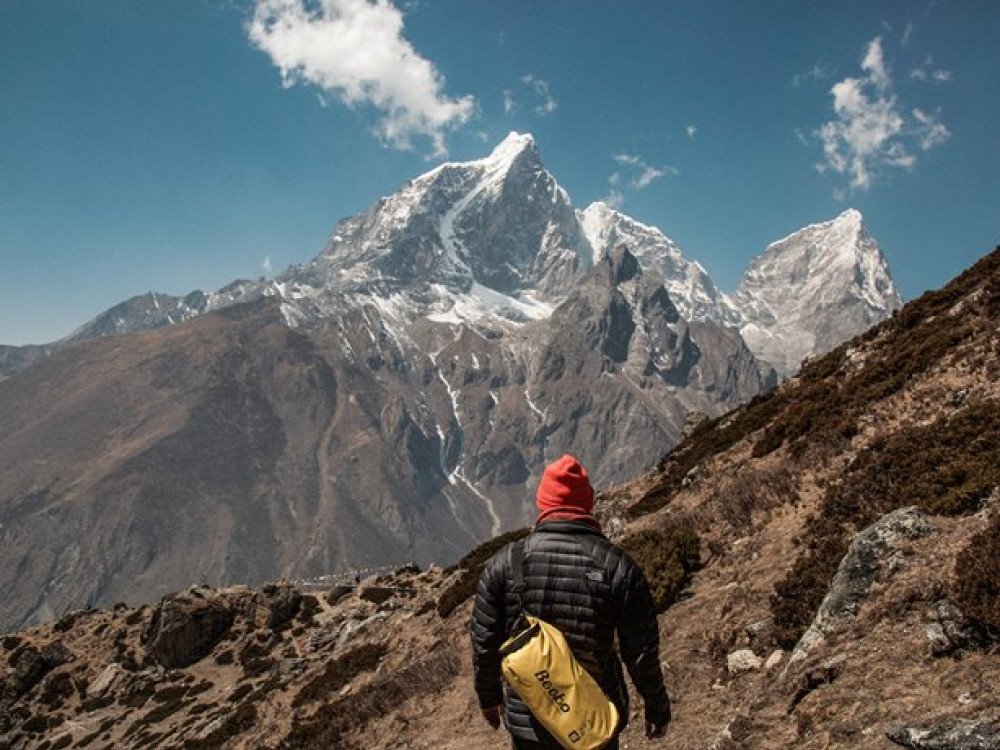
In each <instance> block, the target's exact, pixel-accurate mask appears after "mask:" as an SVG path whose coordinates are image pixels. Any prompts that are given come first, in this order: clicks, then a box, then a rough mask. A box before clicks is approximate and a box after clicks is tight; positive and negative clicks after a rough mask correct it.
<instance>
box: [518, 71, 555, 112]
mask: <svg viewBox="0 0 1000 750" xmlns="http://www.w3.org/2000/svg"><path fill="white" fill-rule="evenodd" d="M521 83H523V84H524V85H525V86H527V87H528V88H530V89H531V90H532V91H534V92H535V94H536V95H537V96H539V97H540V98H541V100H542V102H541V104H539V105H537V106H536V107H535V112H536V113H537V114H539V115H542V116H543V117H545V116H546V115H551V114H552V113H553V112H555V111H556V110H557V109H558V108H559V103H558V102H557V101H556V100H555V98H554V97H553V96H552V94H551V93H549V83H548V81H543V80H542V79H540V78H536V77H535V76H533V75H531V74H530V73H529V74H528V75H526V76H522V77H521Z"/></svg>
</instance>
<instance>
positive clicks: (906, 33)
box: [899, 21, 913, 49]
mask: <svg viewBox="0 0 1000 750" xmlns="http://www.w3.org/2000/svg"><path fill="white" fill-rule="evenodd" d="M911 41H913V21H910V22H909V23H908V24H906V28H905V29H903V38H902V39H900V40H899V46H900V47H902V48H903V49H907V48H908V47H909V46H910V42H911Z"/></svg>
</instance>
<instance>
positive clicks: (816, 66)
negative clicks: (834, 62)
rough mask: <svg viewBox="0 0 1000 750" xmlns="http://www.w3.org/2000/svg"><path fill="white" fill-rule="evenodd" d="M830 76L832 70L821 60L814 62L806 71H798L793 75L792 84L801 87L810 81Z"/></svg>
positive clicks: (822, 79) (823, 79)
mask: <svg viewBox="0 0 1000 750" xmlns="http://www.w3.org/2000/svg"><path fill="white" fill-rule="evenodd" d="M830 76H831V74H830V71H829V70H828V69H827V67H826V65H824V64H823V63H821V62H817V63H813V66H812V67H811V68H809V70H807V71H806V72H805V73H796V74H795V75H794V76H792V86H794V87H795V88H801V87H802V86H804V85H805V84H806V83H808V82H809V81H825V80H826V79H828V78H830Z"/></svg>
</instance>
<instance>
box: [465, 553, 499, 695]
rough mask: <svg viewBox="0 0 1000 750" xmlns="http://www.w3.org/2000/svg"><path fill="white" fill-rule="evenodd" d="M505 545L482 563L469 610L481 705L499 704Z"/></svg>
mask: <svg viewBox="0 0 1000 750" xmlns="http://www.w3.org/2000/svg"><path fill="white" fill-rule="evenodd" d="M506 554H507V548H506V547H504V548H503V549H501V550H500V551H499V552H498V553H497V554H496V555H494V556H493V558H492V559H491V560H490V561H489V562H488V563H487V564H486V567H485V568H484V569H483V572H482V574H481V575H480V577H479V584H478V585H477V587H476V601H475V606H474V608H473V610H472V622H471V627H470V629H471V632H472V666H473V670H474V672H475V686H476V695H477V696H478V697H479V705H480V707H481V708H492V707H493V706H499V705H500V704H502V703H503V684H502V681H501V677H500V646H501V645H502V644H503V641H504V632H505V627H506V621H505V619H506V612H505V605H504V588H505V586H504V561H505V559H506Z"/></svg>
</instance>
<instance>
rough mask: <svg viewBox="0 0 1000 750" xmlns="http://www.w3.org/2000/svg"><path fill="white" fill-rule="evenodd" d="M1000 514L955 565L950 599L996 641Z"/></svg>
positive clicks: (999, 620) (999, 631) (999, 611)
mask: <svg viewBox="0 0 1000 750" xmlns="http://www.w3.org/2000/svg"><path fill="white" fill-rule="evenodd" d="M998 570H1000V512H996V511H995V512H994V515H993V518H992V520H991V521H990V524H989V526H987V527H986V528H985V529H984V530H983V531H981V532H980V533H978V534H976V535H975V536H974V537H972V539H971V540H970V541H969V545H968V546H967V547H966V548H965V549H963V550H962V552H961V553H959V555H958V559H957V560H956V561H955V574H954V577H953V586H952V596H953V598H954V601H955V604H957V605H958V608H959V609H960V610H962V613H963V614H964V615H965V616H966V617H968V618H969V619H970V620H971V621H972V622H974V623H975V624H976V625H978V626H979V627H980V628H981V629H983V630H985V631H986V632H987V633H989V634H990V635H991V636H992V637H993V638H994V639H996V638H1000V576H998V575H997V571H998Z"/></svg>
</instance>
